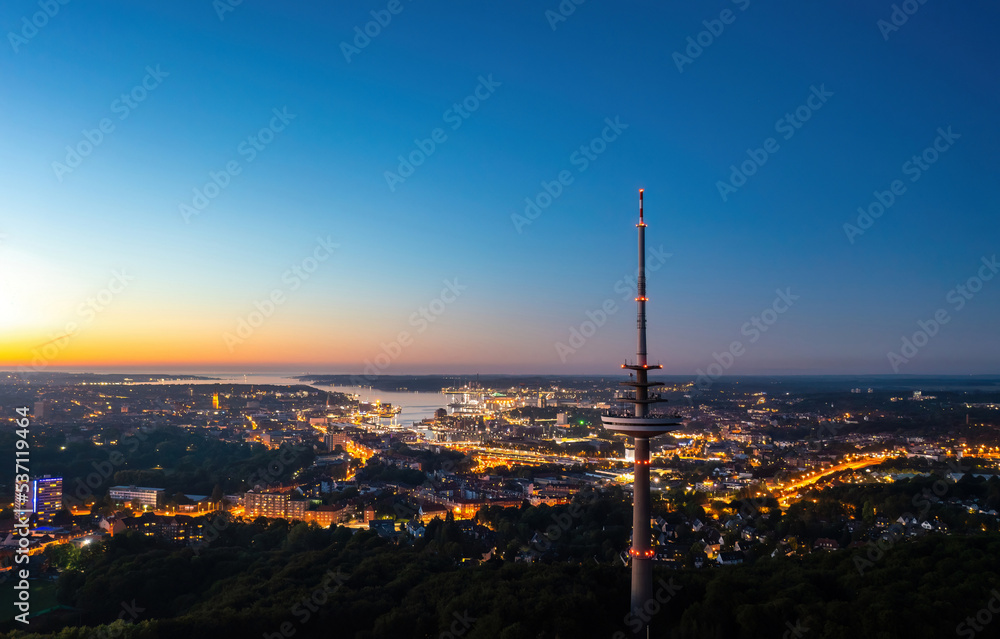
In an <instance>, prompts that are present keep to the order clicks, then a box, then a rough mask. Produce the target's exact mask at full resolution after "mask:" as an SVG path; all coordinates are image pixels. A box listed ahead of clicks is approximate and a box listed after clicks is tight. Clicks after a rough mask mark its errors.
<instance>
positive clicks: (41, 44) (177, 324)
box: [0, 0, 1000, 378]
mask: <svg viewBox="0 0 1000 639" xmlns="http://www.w3.org/2000/svg"><path fill="white" fill-rule="evenodd" d="M559 6H560V5H558V3H553V4H552V6H533V5H529V4H528V3H514V4H509V3H507V4H505V5H503V7H502V8H501V7H498V6H477V7H473V8H468V7H462V8H461V9H460V10H459V9H458V8H457V7H455V8H447V7H444V8H442V7H424V6H420V5H419V4H410V3H409V2H401V3H399V4H398V5H397V4H393V7H392V10H390V8H389V5H388V4H387V3H386V4H377V5H373V6H371V7H365V8H356V7H324V8H317V7H292V8H289V7H280V8H268V7H254V6H250V5H246V4H239V5H232V4H231V3H226V2H222V3H216V4H215V5H212V4H211V3H209V4H197V5H195V4H188V3H182V4H181V5H173V6H169V7H155V8H139V7H132V6H128V5H125V4H124V3H112V4H111V5H105V6H103V7H94V6H82V5H80V6H78V5H76V4H68V5H59V7H58V10H57V12H56V13H55V15H52V16H50V17H49V18H48V19H46V20H45V24H44V25H43V26H41V27H34V29H32V25H31V19H32V16H33V14H34V13H35V12H36V11H38V5H37V4H33V3H27V4H19V5H14V6H11V7H8V8H7V9H5V10H4V15H3V23H4V24H6V25H7V27H8V30H9V32H10V34H13V36H10V35H9V36H8V38H7V44H8V47H9V48H8V50H7V55H5V56H2V57H0V70H2V71H3V73H4V76H5V78H7V79H8V80H7V82H8V89H9V91H8V96H7V98H6V100H5V101H4V103H3V104H2V105H0V109H2V113H3V114H4V116H5V118H4V124H3V125H0V131H2V134H3V136H4V139H5V140H6V141H7V144H6V145H4V149H3V150H2V151H0V168H2V171H0V175H2V177H0V180H2V182H0V184H3V186H4V187H5V190H6V192H8V193H10V194H11V198H10V200H9V202H8V209H7V211H8V215H6V216H4V218H3V220H2V221H0V272H2V273H3V274H4V275H3V277H0V292H2V295H0V333H2V334H3V336H4V340H3V346H2V347H0V368H3V369H11V370H17V369H18V368H19V367H26V368H27V369H28V370H40V371H55V370H86V369H93V370H127V371H137V370H142V371H153V370H163V371H166V372H171V371H191V372H199V371H214V370H261V371H263V370H272V371H279V370H280V371H287V370H302V371H309V372H342V373H363V372H365V370H366V368H368V367H369V366H370V365H373V366H374V370H375V371H376V372H377V373H383V374H390V375H391V374H415V373H462V374H469V373H476V372H481V373H494V374H495V373H515V374H516V373H529V372H531V373H546V374H600V375H608V376H610V375H614V374H616V372H617V371H616V370H615V369H614V367H613V365H611V366H610V367H609V363H612V362H615V361H617V360H618V359H619V358H620V355H621V353H624V352H629V341H630V340H629V337H628V336H629V334H630V326H631V324H632V319H631V314H630V312H629V311H628V309H629V308H630V305H631V300H632V298H633V297H634V291H633V290H632V285H631V282H630V278H632V277H633V276H634V272H635V267H634V264H632V263H631V260H629V259H628V255H629V250H630V248H631V246H632V238H631V235H630V234H629V233H630V227H629V225H628V224H627V223H626V221H627V220H630V219H631V216H633V215H634V206H633V194H634V193H635V191H636V190H637V189H639V188H645V189H646V196H647V200H648V201H647V206H648V207H649V209H650V211H655V215H656V220H657V228H658V230H660V229H662V230H661V231H660V233H659V236H658V237H662V238H663V239H662V240H659V239H658V241H657V242H653V243H652V244H651V245H650V247H648V249H649V250H648V253H647V260H648V268H649V269H650V271H651V272H653V273H656V277H655V278H652V279H651V282H652V284H651V290H650V298H651V300H652V301H651V302H650V313H651V314H652V315H653V316H654V317H656V318H657V322H656V323H655V324H654V325H651V326H650V327H649V333H650V335H649V340H650V348H651V350H652V352H655V353H657V354H659V356H660V357H662V358H663V359H662V360H661V361H659V362H657V363H661V364H662V365H663V371H662V372H663V374H664V375H689V376H691V377H692V378H695V377H697V376H698V375H699V374H700V373H699V372H700V371H704V372H706V373H708V374H711V373H710V371H709V369H710V367H713V366H714V367H716V368H715V369H714V370H718V371H720V372H722V373H724V374H726V375H748V374H904V375H926V374H993V373H997V368H996V364H995V362H996V361H997V356H998V355H1000V343H998V342H997V341H996V340H995V339H992V337H993V336H994V335H995V326H994V325H995V319H994V318H995V316H996V313H997V311H998V310H1000V286H998V285H997V283H995V282H992V281H991V280H993V279H994V275H995V274H996V272H997V271H998V270H1000V265H998V264H997V262H996V258H995V255H996V252H997V251H996V246H995V243H994V238H995V237H997V231H998V230H1000V222H998V221H997V219H996V216H994V215H992V214H991V213H990V211H993V210H994V209H995V207H996V204H997V203H998V196H997V194H996V192H995V190H994V189H993V188H992V187H991V184H992V170H991V168H990V167H991V166H992V165H991V163H990V162H991V159H992V149H993V148H994V147H995V146H996V143H997V128H996V126H995V124H994V122H993V120H994V115H993V114H994V113H995V110H996V106H997V103H998V102H1000V100H998V98H1000V94H998V92H997V90H996V89H995V87H993V86H992V84H990V83H989V82H988V81H986V80H987V78H988V77H989V71H990V70H991V68H990V65H989V63H988V62H986V61H987V60H990V59H991V57H990V51H991V50H992V47H993V46H994V45H993V44H992V40H991V35H992V34H991V33H990V30H989V25H990V24H991V22H992V21H991V18H995V17H997V16H996V13H997V8H996V7H994V6H991V5H986V4H983V5H976V6H963V7H960V8H948V7H945V6H943V5H940V6H938V5H934V4H933V3H929V4H922V5H919V6H918V9H917V10H916V11H914V12H912V13H909V12H907V13H904V14H901V15H902V17H900V16H897V15H894V10H893V7H892V5H891V4H889V5H886V6H881V5H866V4H863V3H859V2H852V3H848V4H847V5H840V6H824V7H809V8H797V9H795V10H794V11H790V10H788V9H784V10H783V9H781V8H777V7H767V6H763V5H758V4H757V3H756V2H752V1H750V0H739V1H734V2H721V3H719V4H717V5H713V6H702V5H692V6H688V5H684V6H678V7H671V8H669V9H667V8H663V7H659V6H655V5H653V4H652V3H643V4H642V5H641V8H640V10H641V12H642V15H643V16H644V17H643V19H642V20H636V16H635V15H633V14H625V13H622V12H621V10H620V9H616V8H614V7H605V6H600V5H596V4H590V3H584V4H580V5H576V4H572V6H573V7H575V9H573V10H572V11H571V12H568V11H566V10H563V13H560V9H559ZM907 6H909V5H907ZM220 7H222V8H220ZM22 18H24V19H25V20H26V21H27V22H24V21H22ZM470 24H475V25H476V27H475V28H471V29H470V28H469V25H470ZM26 25H27V26H26ZM372 25H374V26H372ZM887 25H888V26H887ZM365 30H367V31H368V33H367V34H366V33H365ZM512 33H513V34H516V36H517V37H516V38H513V39H512V37H511V35H510V34H512ZM456 52H461V55H456ZM789 52H796V54H795V55H789ZM421 158H422V159H421ZM411 161H412V166H407V164H410V163H411ZM859 207H860V208H861V209H862V210H863V211H865V212H863V213H859V210H858V209H859ZM865 215H870V216H871V217H865ZM859 216H860V217H859ZM782 309H784V310H782ZM258 318H259V320H260V321H259V322H258V321H257V320H258ZM772 320H773V321H772ZM588 322H589V323H590V324H588ZM251 324H257V325H256V326H251ZM598 324H600V326H598ZM591 328H593V331H592V334H589V335H585V334H587V333H591ZM906 340H908V341H909V342H910V346H907V343H906ZM908 353H909V354H908ZM377 361H380V362H386V361H387V362H388V363H387V364H386V365H385V366H378V365H375V363H376V362H377Z"/></svg>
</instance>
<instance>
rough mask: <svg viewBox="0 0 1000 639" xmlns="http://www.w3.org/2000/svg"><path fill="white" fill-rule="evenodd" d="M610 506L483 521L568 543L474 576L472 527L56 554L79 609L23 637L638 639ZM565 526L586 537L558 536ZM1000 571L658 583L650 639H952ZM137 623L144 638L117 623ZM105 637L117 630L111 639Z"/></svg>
mask: <svg viewBox="0 0 1000 639" xmlns="http://www.w3.org/2000/svg"><path fill="white" fill-rule="evenodd" d="M602 508H611V510H610V511H608V512H607V513H606V515H607V516H608V517H611V518H617V517H618V514H617V512H616V509H615V507H614V506H613V505H611V504H610V503H602V501H595V502H594V503H592V504H585V505H584V507H582V508H577V509H570V507H568V506H567V507H561V508H554V509H546V510H542V509H535V510H534V511H533V512H531V513H529V512H528V511H527V509H525V513H524V515H525V517H518V516H517V514H516V513H517V511H516V509H509V510H508V511H507V512H508V513H510V514H509V516H506V517H505V516H504V512H503V511H494V512H488V513H484V514H483V516H482V519H483V520H484V521H486V520H488V521H491V522H493V523H494V524H495V525H496V526H497V527H498V528H500V529H501V530H502V529H503V527H504V526H506V525H510V526H525V530H524V531H523V533H522V534H516V533H513V532H512V531H508V532H507V534H505V535H503V536H505V538H507V539H514V538H522V539H523V538H524V536H525V535H527V534H528V532H529V531H530V529H531V528H533V527H535V526H537V527H539V528H543V527H544V528H550V529H551V532H553V533H554V531H555V530H562V531H565V532H564V533H560V534H559V535H554V534H553V535H552V536H553V537H554V538H555V539H554V541H553V544H552V545H553V548H554V552H553V553H552V554H551V556H550V557H548V558H543V559H542V560H541V561H539V562H537V563H533V564H528V563H524V562H516V561H510V560H505V559H503V558H502V554H503V553H498V554H497V556H494V558H492V559H490V560H489V561H485V562H469V561H465V559H466V558H467V557H468V556H470V555H474V554H476V553H478V552H479V551H481V550H482V547H481V546H479V544H477V542H476V541H475V540H472V539H471V538H470V537H469V536H468V535H467V534H465V535H463V532H462V524H461V522H452V521H448V522H442V521H440V520H438V521H435V522H433V523H432V524H430V525H428V527H427V531H426V534H425V535H424V537H423V538H421V539H418V540H415V541H414V542H413V543H410V544H406V543H404V544H396V543H393V542H392V541H389V540H386V539H382V538H380V537H378V536H377V535H376V534H374V533H372V532H369V531H360V532H354V531H351V530H348V529H345V528H332V529H326V530H324V529H320V528H318V527H316V526H315V525H308V524H294V525H290V524H288V523H287V522H285V521H283V520H277V521H271V522H267V521H265V520H258V521H256V522H253V523H249V524H235V523H234V524H232V525H230V526H228V527H226V528H225V529H224V530H222V531H221V532H220V534H219V537H218V538H217V539H216V540H215V541H213V542H212V544H211V545H210V546H209V547H206V548H201V549H197V550H196V549H191V548H183V549H179V548H177V547H171V546H165V545H162V544H160V543H159V542H157V541H154V540H152V539H149V538H145V537H141V536H137V535H133V534H126V535H118V536H116V537H115V538H114V539H112V540H109V541H106V542H104V543H103V544H97V545H92V546H89V547H86V548H85V549H84V550H83V551H82V552H79V553H66V552H58V553H57V552H56V551H54V550H53V551H52V553H51V556H50V558H49V559H50V561H51V562H52V563H54V564H59V565H60V566H62V567H63V568H64V570H63V572H62V574H61V576H60V579H59V584H58V587H59V593H58V597H59V601H60V602H61V603H62V604H63V605H65V606H69V607H71V610H66V611H63V612H56V613H53V614H51V615H48V616H43V617H40V618H36V619H34V620H33V621H32V626H31V628H32V630H33V632H32V633H30V634H29V633H24V632H21V631H17V632H13V633H11V634H10V635H9V636H11V637H18V638H22V639H24V638H28V637H61V638H75V637H87V636H109V635H110V636H121V637H141V638H147V637H148V638H152V637H163V636H183V637H188V638H190V639H199V638H202V637H204V638H209V637H211V638H216V637H219V636H245V637H256V636H263V635H264V633H280V632H281V629H282V624H288V625H287V626H285V629H286V630H294V631H295V636H296V637H328V636H331V635H332V636H341V637H359V638H381V637H393V638H395V637H437V636H440V634H441V633H442V632H445V631H453V630H454V629H455V628H461V629H462V631H463V634H462V636H465V637H469V638H470V639H481V638H495V637H501V638H503V639H514V638H531V637H544V638H549V639H555V638H557V637H565V638H570V637H573V638H576V637H616V636H617V637H623V636H626V634H627V632H628V629H629V622H630V619H629V618H628V617H627V616H626V613H627V606H628V589H629V574H628V570H627V568H626V567H625V566H623V565H622V564H621V563H620V562H617V561H614V560H613V558H610V557H607V558H606V557H602V556H600V553H599V552H598V553H594V550H595V549H596V548H600V545H601V542H600V541H599V538H600V533H601V526H600V524H599V522H598V520H597V519H596V518H595V517H596V516H597V515H598V514H599V513H600V510H601V509H602ZM564 515H566V516H569V517H570V518H571V519H572V523H573V526H565V527H564V526H563V524H562V523H560V522H562V521H564V517H563V516H564ZM525 518H530V519H531V520H532V521H531V523H530V524H525V522H523V521H521V519H525ZM552 525H554V526H555V528H551V526H552ZM577 527H578V528H579V529H580V531H579V532H577V530H576V529H577ZM571 531H572V532H571ZM498 534H502V533H499V532H498ZM619 534H620V533H619ZM616 536H617V535H616ZM595 543H596V548H595ZM616 543H617V542H616ZM615 547H617V546H615ZM512 550H513V549H512ZM593 554H597V555H598V556H596V557H593V556H590V557H588V555H593ZM998 557H1000V534H997V533H983V534H980V535H975V536H940V535H936V536H928V537H923V538H920V539H913V540H907V541H904V540H899V541H898V542H896V543H893V544H892V545H890V546H888V547H886V548H884V549H883V550H881V551H876V552H873V549H872V548H870V547H865V548H858V549H852V550H843V551H838V552H833V553H813V554H811V555H808V556H806V557H801V558H800V557H787V558H785V557H779V558H770V557H766V556H765V557H762V558H760V559H758V560H757V561H755V562H754V563H752V564H747V565H743V566H732V567H716V568H711V569H703V570H678V571H668V570H657V571H656V574H655V579H656V584H657V585H656V587H655V588H654V590H655V591H657V592H658V593H659V594H660V595H661V600H662V601H663V602H664V603H662V604H661V603H657V605H651V606H650V610H653V611H654V612H652V613H651V616H652V627H653V633H652V636H654V637H670V638H675V639H677V638H685V639H702V638H704V639H716V638H718V639H722V638H725V639H733V638H736V639H740V638H747V639H749V638H756V637H772V636H773V637H780V636H791V635H785V633H786V632H789V631H790V629H791V628H798V629H799V630H800V631H803V634H802V635H801V636H807V637H817V638H831V639H858V638H869V637H870V638H879V639H881V638H893V637H906V638H907V639H922V638H928V639H929V638H935V639H936V638H939V637H945V636H954V635H955V633H956V632H957V631H960V630H961V629H962V628H963V627H962V626H960V624H963V623H966V621H965V620H966V619H967V618H968V617H970V616H975V615H976V614H977V613H978V612H979V611H981V610H983V609H984V608H986V606H987V604H988V603H989V602H990V600H991V598H992V597H993V594H992V592H991V591H992V589H994V588H996V586H997V576H998V573H1000V559H998ZM138 609H141V612H139V613H137V614H136V615H135V616H134V618H132V623H131V624H130V625H124V622H123V621H115V620H116V619H118V618H119V617H120V616H122V613H123V611H124V610H138ZM125 618H126V619H129V617H127V616H126V617H125ZM101 624H115V625H114V626H113V627H111V628H100V629H98V630H95V627H96V626H100V625H101ZM463 624H465V626H466V627H463ZM123 625H124V627H122V626H123ZM63 626H67V627H63ZM970 627H972V626H966V627H965V628H970ZM998 627H1000V626H998ZM11 629H13V625H10V626H8V627H7V628H0V631H9V630H11ZM449 629H451V630H449ZM804 629H808V630H807V631H805V630H804ZM100 632H107V633H108V634H106V635H100V634H95V633H100ZM112 633H114V634H112ZM616 633H622V634H616ZM287 634H288V633H287V632H286V635H287ZM267 636H277V635H275V634H268V635H267ZM456 636H458V635H456ZM960 636H968V635H961V634H960ZM982 636H987V635H986V634H984V635H982Z"/></svg>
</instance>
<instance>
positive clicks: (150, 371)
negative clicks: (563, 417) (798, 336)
mask: <svg viewBox="0 0 1000 639" xmlns="http://www.w3.org/2000/svg"><path fill="white" fill-rule="evenodd" d="M45 373H59V374H69V375H88V374H89V375H148V376H157V375H201V376H205V375H280V376H285V377H303V376H330V377H334V376H354V377H359V378H362V379H366V380H375V379H392V378H398V377H473V376H482V377H585V378H592V377H619V376H623V375H624V374H623V373H617V372H616V373H607V372H603V373H542V372H533V373H495V372H488V373H464V372H445V373H382V374H379V375H365V374H364V373H361V372H346V373H345V372H314V371H309V370H304V371H303V370H301V369H298V370H289V369H273V370H266V369H265V370H261V369H256V370H253V369H251V370H246V369H240V370H224V369H200V368H177V369H171V368H163V369H155V368H142V369H139V368H117V367H107V368H105V367H93V368H56V367H51V368H47V369H45V370H39V371H26V370H16V369H9V370H3V369H0V375H11V374H13V375H23V374H28V375H31V374H45ZM654 374H656V375H657V376H658V377H672V378H690V379H692V380H695V379H697V378H698V374H697V373H654ZM761 377H841V378H887V379H908V378H920V377H954V378H970V377H979V378H990V377H997V378H1000V372H996V373H811V372H810V373H786V372H781V373H777V372H776V373H743V374H727V375H721V376H718V377H713V378H712V379H714V380H719V379H739V378H761Z"/></svg>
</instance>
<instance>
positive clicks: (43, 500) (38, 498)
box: [31, 475, 63, 526]
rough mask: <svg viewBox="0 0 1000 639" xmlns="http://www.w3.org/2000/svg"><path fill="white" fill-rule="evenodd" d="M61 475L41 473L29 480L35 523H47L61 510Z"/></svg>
mask: <svg viewBox="0 0 1000 639" xmlns="http://www.w3.org/2000/svg"><path fill="white" fill-rule="evenodd" d="M62 482H63V480H62V477H52V476H51V475H43V476H42V477H36V478H35V479H32V480H31V510H32V512H34V513H35V523H36V525H42V526H44V525H48V524H51V523H52V520H53V519H55V516H56V513H58V512H59V511H60V510H62Z"/></svg>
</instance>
